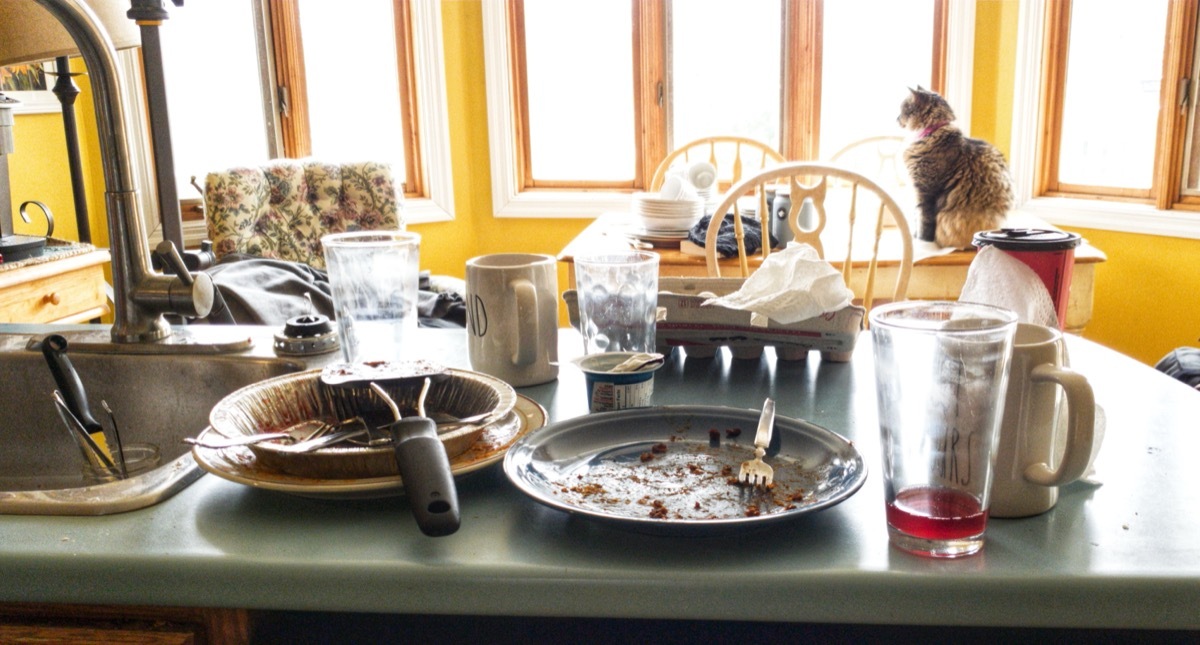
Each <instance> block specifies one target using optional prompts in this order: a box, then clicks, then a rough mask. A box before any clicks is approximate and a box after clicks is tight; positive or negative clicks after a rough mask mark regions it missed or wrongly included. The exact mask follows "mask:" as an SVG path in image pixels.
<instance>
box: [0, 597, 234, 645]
mask: <svg viewBox="0 0 1200 645" xmlns="http://www.w3.org/2000/svg"><path fill="white" fill-rule="evenodd" d="M249 642H250V627H249V620H248V614H247V612H246V611H245V610H241V609H217V608H184V607H103V606H88V605H59V604H42V603H6V604H3V605H0V643H30V644H33V643H39V644H40V643H141V644H146V645H176V644H178V645H185V644H186V645H226V644H227V645H244V644H245V643H249Z"/></svg>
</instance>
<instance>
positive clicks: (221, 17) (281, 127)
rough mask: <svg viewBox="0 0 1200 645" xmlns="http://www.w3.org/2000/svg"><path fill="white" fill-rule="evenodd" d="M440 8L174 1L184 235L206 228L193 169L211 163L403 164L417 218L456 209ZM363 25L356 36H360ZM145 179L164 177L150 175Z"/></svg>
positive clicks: (174, 101)
mask: <svg viewBox="0 0 1200 645" xmlns="http://www.w3.org/2000/svg"><path fill="white" fill-rule="evenodd" d="M440 11H441V8H440V6H439V5H438V3H437V2H436V1H435V0H341V1H340V2H337V3H329V2H324V1H320V0H302V1H300V2H291V1H290V0H256V1H255V2H244V1H241V0H224V1H219V2H218V1H214V2H207V3H190V4H187V5H185V6H183V7H179V8H176V9H173V10H172V12H171V18H170V19H169V20H167V21H165V22H164V23H163V26H162V27H161V28H160V29H161V30H162V32H161V33H162V42H163V65H164V69H165V77H166V85H167V95H168V111H169V117H170V121H171V135H172V149H173V153H174V157H175V159H174V161H175V172H176V184H177V191H178V194H179V196H180V198H181V200H182V201H184V202H185V206H184V219H185V220H192V221H191V222H189V223H188V224H186V225H185V242H186V243H187V244H188V245H189V246H191V245H194V243H195V242H197V241H198V240H200V239H202V238H203V236H204V224H203V222H202V221H200V215H199V213H198V211H192V212H189V210H188V207H187V202H189V201H191V202H198V201H199V194H198V192H197V190H196V189H195V188H193V187H192V186H191V185H190V184H191V178H192V177H196V181H197V183H200V184H201V185H202V184H203V181H204V175H205V173H207V172H208V171H209V170H211V169H214V168H223V167H229V166H233V165H238V164H258V163H262V162H264V161H266V160H268V159H270V158H274V157H304V156H310V155H311V156H319V157H322V158H326V159H331V160H349V159H367V158H369V159H385V160H388V161H391V162H392V163H393V167H394V168H395V169H396V172H397V174H398V176H400V177H403V178H404V186H405V194H406V197H407V201H406V207H405V217H406V219H407V220H408V221H409V222H420V221H434V220H440V219H448V218H449V215H448V212H449V211H451V210H452V204H451V201H452V186H451V177H450V167H449V142H448V130H447V129H446V117H445V80H444V72H443V69H444V67H443V65H442V59H443V56H442V45H441V38H442V35H441V13H440ZM394 12H395V13H394ZM351 21H352V22H353V24H352V25H351V24H350V22H351ZM351 28H352V29H353V32H354V33H355V34H357V37H356V38H355V39H354V40H352V41H347V40H346V39H345V38H344V34H345V33H347V32H348V31H350V30H351ZM298 31H302V32H303V34H304V38H303V51H301V49H300V46H299V44H298V42H297V39H296V38H295V35H296V34H297V33H298ZM216 34H219V36H215V35H216ZM215 37H219V39H220V46H219V47H216V46H213V39H214V38H215ZM200 52H202V53H203V55H199V53H200ZM267 52H272V53H271V54H268V53H267ZM128 69H129V68H127V71H128ZM280 79H282V82H280ZM414 79H416V80H414ZM127 98H128V99H130V100H134V101H137V100H139V97H127ZM139 112H140V111H139ZM142 125H144V124H142ZM138 136H142V137H144V136H145V135H144V133H143V134H141V135H137V134H135V135H134V136H133V137H132V138H135V139H136V138H137V137H138ZM143 158H144V159H148V158H149V153H148V152H144V153H143ZM142 165H143V167H145V166H148V165H149V163H148V162H146V161H143V164H142ZM141 183H142V185H144V186H148V187H150V188H153V185H154V183H153V181H152V180H150V179H149V177H148V176H145V177H144V178H143V180H142V182H141ZM146 192H147V193H149V192H152V190H147V191H146ZM143 198H144V199H146V200H148V203H150V204H152V203H154V202H153V197H151V196H149V195H147V196H144V197H143ZM148 212H157V209H156V208H152V209H150V210H148ZM156 227H157V224H156V223H154V224H153V226H152V229H153V228H156Z"/></svg>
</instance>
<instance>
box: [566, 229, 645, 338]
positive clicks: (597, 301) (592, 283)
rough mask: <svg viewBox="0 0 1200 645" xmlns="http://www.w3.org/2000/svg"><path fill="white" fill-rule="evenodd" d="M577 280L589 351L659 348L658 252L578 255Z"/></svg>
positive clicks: (582, 329) (581, 316)
mask: <svg viewBox="0 0 1200 645" xmlns="http://www.w3.org/2000/svg"><path fill="white" fill-rule="evenodd" d="M575 284H576V292H577V294H578V297H579V327H580V329H579V330H580V332H581V333H582V334H583V351H584V353H585V354H597V353H601V352H653V351H654V349H655V340H654V325H655V313H656V311H657V309H658V254H656V253H645V252H628V253H605V254H600V255H587V256H582V257H576V258H575Z"/></svg>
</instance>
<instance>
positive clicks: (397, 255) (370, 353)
mask: <svg viewBox="0 0 1200 645" xmlns="http://www.w3.org/2000/svg"><path fill="white" fill-rule="evenodd" d="M321 245H322V246H323V247H324V249H325V264H326V265H327V266H328V267H329V286H330V289H331V290H332V292H333V308H334V316H335V318H336V319H337V325H338V334H339V336H340V340H341V344H342V355H343V357H344V358H345V360H346V362H347V363H366V362H371V361H396V360H400V359H402V358H404V356H403V354H404V349H405V348H404V345H405V344H406V342H407V339H408V338H409V337H411V336H412V333H413V332H414V331H416V329H417V286H418V284H419V272H420V269H419V259H418V255H419V252H420V246H421V236H419V235H417V234H416V233H405V232H402V231H357V232H353V233H335V234H333V235H326V236H324V237H322V238H321ZM410 349H411V348H410Z"/></svg>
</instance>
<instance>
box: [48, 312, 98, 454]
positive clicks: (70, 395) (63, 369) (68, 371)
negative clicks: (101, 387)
mask: <svg viewBox="0 0 1200 645" xmlns="http://www.w3.org/2000/svg"><path fill="white" fill-rule="evenodd" d="M42 356H45V357H46V363H47V364H48V365H49V366H50V373H51V374H53V375H54V382H55V383H56V384H57V385H58V389H59V390H60V391H61V392H62V396H63V401H64V402H65V403H66V404H67V409H68V410H70V411H71V413H72V414H74V415H75V418H76V419H79V422H80V423H82V424H83V427H84V429H85V430H87V431H88V434H90V435H92V439H95V440H96V443H98V444H100V446H102V447H103V448H104V449H105V452H108V447H107V446H106V445H105V443H104V426H102V425H100V422H98V421H96V418H95V417H93V416H92V410H91V408H89V407H88V401H87V394H86V393H85V392H84V389H83V381H81V380H79V373H78V372H76V371H75V366H74V365H73V364H71V359H70V357H68V356H67V339H66V338H64V337H63V336H62V335H61V334H51V335H49V336H47V337H45V338H44V339H42ZM97 433H98V434H99V436H97Z"/></svg>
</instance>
